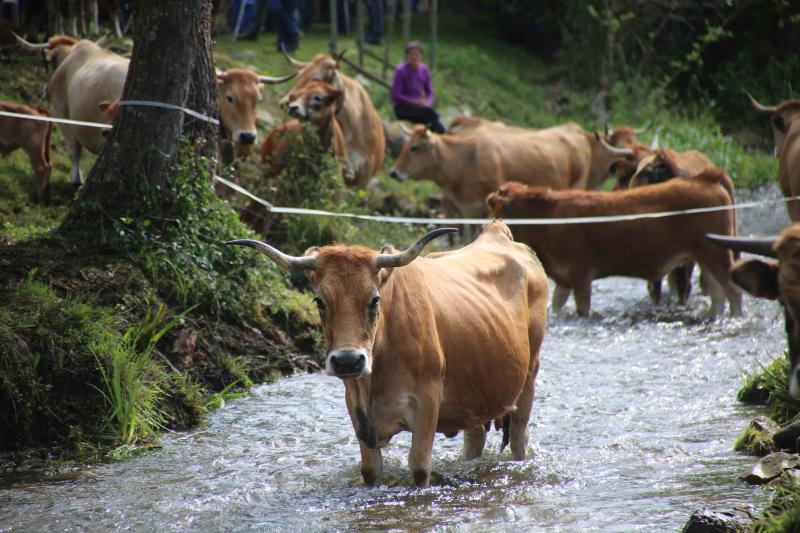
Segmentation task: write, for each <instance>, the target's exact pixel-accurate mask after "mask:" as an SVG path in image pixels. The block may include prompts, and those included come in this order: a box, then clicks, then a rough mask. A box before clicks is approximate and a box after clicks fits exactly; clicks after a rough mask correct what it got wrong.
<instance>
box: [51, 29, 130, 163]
mask: <svg viewBox="0 0 800 533" xmlns="http://www.w3.org/2000/svg"><path fill="white" fill-rule="evenodd" d="M129 64H130V61H129V60H128V59H126V58H123V57H121V56H118V55H116V54H113V53H111V52H109V51H107V50H105V49H103V48H101V47H99V46H97V45H96V44H95V43H93V42H91V41H81V42H80V43H78V44H77V45H76V46H75V48H74V49H73V50H72V52H71V53H70V54H69V56H67V58H66V59H65V60H64V61H63V62H62V63H61V64H60V65H59V66H58V68H57V69H56V71H55V72H54V73H53V76H52V78H51V79H50V82H49V83H48V93H49V94H50V100H51V101H52V103H53V111H54V114H55V116H57V117H62V118H69V119H72V120H83V121H87V122H99V123H104V122H105V120H104V118H103V116H102V114H101V112H100V108H99V107H98V105H99V104H100V102H103V101H113V100H116V99H119V98H120V97H121V96H122V89H123V87H124V86H125V77H126V76H127V73H128V66H129ZM62 128H63V129H64V130H65V131H70V132H71V134H72V135H74V136H75V138H76V139H77V140H78V142H79V143H80V144H81V145H82V146H84V147H86V148H87V149H88V150H90V151H91V152H93V153H95V154H97V153H99V152H100V150H102V148H103V146H104V145H105V139H104V138H103V136H102V130H101V129H98V128H91V127H86V126H71V125H62Z"/></svg>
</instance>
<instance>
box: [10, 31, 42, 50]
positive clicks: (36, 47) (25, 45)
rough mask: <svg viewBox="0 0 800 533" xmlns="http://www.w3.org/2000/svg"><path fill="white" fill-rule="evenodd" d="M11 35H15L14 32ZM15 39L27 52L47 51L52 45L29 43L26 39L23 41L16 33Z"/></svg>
mask: <svg viewBox="0 0 800 533" xmlns="http://www.w3.org/2000/svg"><path fill="white" fill-rule="evenodd" d="M11 33H14V32H13V31H12V32H11ZM14 37H15V38H16V39H17V44H19V45H20V46H21V47H22V48H24V49H25V50H27V51H29V52H37V51H39V50H46V49H48V48H50V43H41V44H34V43H29V42H28V41H26V40H25V39H23V38H22V37H20V36H19V35H17V34H16V33H14Z"/></svg>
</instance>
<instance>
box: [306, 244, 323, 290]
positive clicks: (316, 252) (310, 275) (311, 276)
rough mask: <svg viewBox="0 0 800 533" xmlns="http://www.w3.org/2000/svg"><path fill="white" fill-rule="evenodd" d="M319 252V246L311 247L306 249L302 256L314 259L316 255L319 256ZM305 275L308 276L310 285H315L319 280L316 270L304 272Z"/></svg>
mask: <svg viewBox="0 0 800 533" xmlns="http://www.w3.org/2000/svg"><path fill="white" fill-rule="evenodd" d="M319 250H320V248H319V246H312V247H311V248H309V249H307V250H306V251H305V253H304V254H303V255H304V256H305V255H310V256H314V257H316V256H317V255H319ZM305 273H306V276H308V279H309V281H311V284H312V285H317V284H318V283H319V279H318V278H317V272H316V270H313V269H312V270H306V271H305Z"/></svg>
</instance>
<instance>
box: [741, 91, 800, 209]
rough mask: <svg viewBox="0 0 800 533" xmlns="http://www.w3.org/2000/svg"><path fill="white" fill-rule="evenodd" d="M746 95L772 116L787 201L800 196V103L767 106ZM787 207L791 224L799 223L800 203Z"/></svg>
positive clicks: (776, 150)
mask: <svg viewBox="0 0 800 533" xmlns="http://www.w3.org/2000/svg"><path fill="white" fill-rule="evenodd" d="M747 96H748V97H749V98H750V103H751V104H752V105H753V108H754V109H755V110H756V111H758V112H760V113H765V114H768V115H770V117H771V120H772V134H773V136H774V138H775V154H776V155H777V156H778V182H779V183H780V185H781V192H783V195H784V196H785V197H787V198H789V197H792V196H800V100H785V101H783V102H781V103H780V104H778V105H776V106H765V105H762V104H760V103H758V101H757V100H756V99H755V98H753V97H752V96H750V95H749V94H748V95H747ZM786 208H787V209H788V210H789V218H791V219H792V221H795V222H796V221H798V220H800V201H797V200H795V201H793V202H789V203H787V204H786Z"/></svg>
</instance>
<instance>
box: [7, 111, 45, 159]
mask: <svg viewBox="0 0 800 533" xmlns="http://www.w3.org/2000/svg"><path fill="white" fill-rule="evenodd" d="M0 111H6V112H9V113H19V114H23V115H35V116H46V115H47V113H46V112H44V111H43V110H41V111H40V110H37V109H34V108H32V107H30V106H27V105H24V104H17V103H14V102H6V101H0ZM49 129H50V124H49V123H47V122H42V121H37V120H28V119H24V118H16V117H5V116H3V117H0V156H3V155H6V154H9V153H11V152H13V151H14V150H16V149H18V148H22V147H27V146H30V145H38V144H40V143H42V142H44V140H45V138H46V136H47V133H48V130H49Z"/></svg>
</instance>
